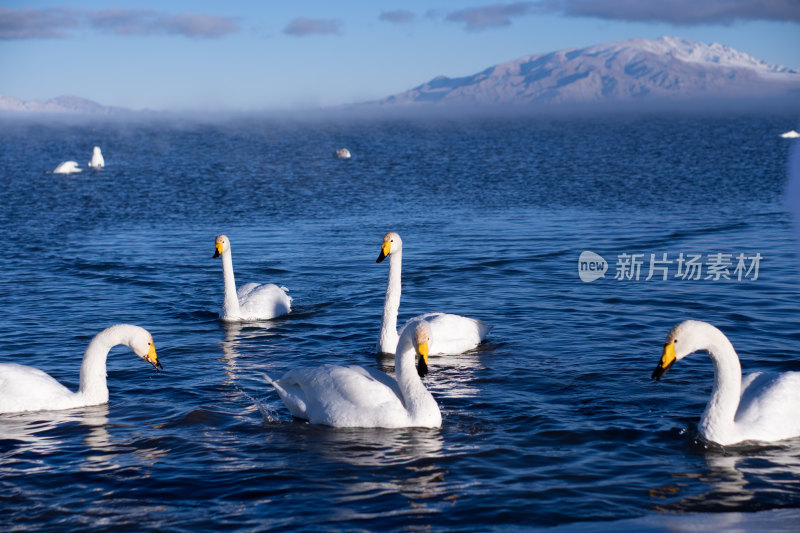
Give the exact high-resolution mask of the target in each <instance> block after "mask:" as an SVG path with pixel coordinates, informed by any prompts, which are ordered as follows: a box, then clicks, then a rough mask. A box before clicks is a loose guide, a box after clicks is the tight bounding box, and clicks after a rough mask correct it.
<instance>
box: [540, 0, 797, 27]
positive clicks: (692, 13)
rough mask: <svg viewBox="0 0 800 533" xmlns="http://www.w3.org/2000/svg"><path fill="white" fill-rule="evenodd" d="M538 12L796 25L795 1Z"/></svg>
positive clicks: (546, 6)
mask: <svg viewBox="0 0 800 533" xmlns="http://www.w3.org/2000/svg"><path fill="white" fill-rule="evenodd" d="M536 10H537V11H539V12H550V13H561V14H563V15H566V16H569V17H593V18H600V19H607V20H621V21H628V22H663V23H667V24H674V25H678V26H692V25H699V24H708V25H728V24H732V23H734V22H736V21H746V20H771V21H783V22H800V2H798V1H797V0H758V1H753V0H703V1H701V2H698V1H697V0H661V1H659V0H545V1H540V2H536Z"/></svg>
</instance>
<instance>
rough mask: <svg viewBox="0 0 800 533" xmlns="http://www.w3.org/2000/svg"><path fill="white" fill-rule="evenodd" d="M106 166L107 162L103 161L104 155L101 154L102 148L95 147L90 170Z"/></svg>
mask: <svg viewBox="0 0 800 533" xmlns="http://www.w3.org/2000/svg"><path fill="white" fill-rule="evenodd" d="M104 166H106V160H105V159H103V154H102V153H101V152H100V147H99V146H95V147H94V151H93V152H92V161H91V162H90V163H89V168H103V167H104Z"/></svg>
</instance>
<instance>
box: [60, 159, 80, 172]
mask: <svg viewBox="0 0 800 533" xmlns="http://www.w3.org/2000/svg"><path fill="white" fill-rule="evenodd" d="M75 172H81V169H80V168H78V163H77V162H76V161H62V162H61V163H59V164H58V166H57V167H56V169H55V170H54V171H53V174H73V173H75Z"/></svg>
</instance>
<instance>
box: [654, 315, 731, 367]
mask: <svg viewBox="0 0 800 533" xmlns="http://www.w3.org/2000/svg"><path fill="white" fill-rule="evenodd" d="M711 331H715V332H719V330H718V329H717V328H715V327H714V326H712V325H711V324H708V323H706V322H700V321H698V320H685V321H683V322H681V323H680V324H678V325H677V326H675V327H673V328H672V329H671V330H669V333H668V334H667V340H666V341H665V342H664V350H663V351H662V352H661V360H660V361H659V362H658V366H657V367H656V369H655V370H654V371H653V374H652V375H651V376H650V378H651V379H661V376H663V375H664V374H666V373H667V370H669V369H670V368H671V367H672V365H673V364H675V362H676V361H680V360H681V359H683V358H684V357H686V356H687V355H689V354H692V353H694V352H697V351H700V350H705V349H707V346H708V335H709V333H710V332H711ZM719 333H720V334H721V332H719Z"/></svg>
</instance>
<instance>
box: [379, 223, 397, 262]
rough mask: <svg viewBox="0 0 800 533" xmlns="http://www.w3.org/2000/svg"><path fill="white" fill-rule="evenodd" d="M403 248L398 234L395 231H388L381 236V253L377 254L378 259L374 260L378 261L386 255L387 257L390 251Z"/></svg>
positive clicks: (393, 251)
mask: <svg viewBox="0 0 800 533" xmlns="http://www.w3.org/2000/svg"><path fill="white" fill-rule="evenodd" d="M402 249H403V240H402V239H401V238H400V235H398V234H397V233H395V232H393V231H390V232H389V233H387V234H386V235H384V236H383V244H381V253H380V255H379V256H378V259H376V260H375V262H376V263H380V262H381V261H383V260H384V259H386V258H387V257H389V256H390V255H391V254H392V253H395V252H399V251H400V250H402Z"/></svg>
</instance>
